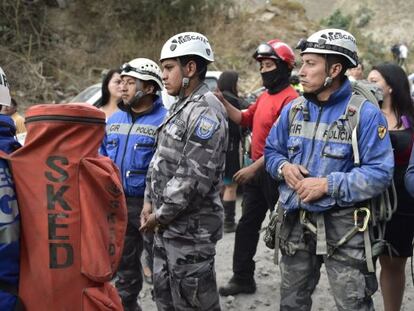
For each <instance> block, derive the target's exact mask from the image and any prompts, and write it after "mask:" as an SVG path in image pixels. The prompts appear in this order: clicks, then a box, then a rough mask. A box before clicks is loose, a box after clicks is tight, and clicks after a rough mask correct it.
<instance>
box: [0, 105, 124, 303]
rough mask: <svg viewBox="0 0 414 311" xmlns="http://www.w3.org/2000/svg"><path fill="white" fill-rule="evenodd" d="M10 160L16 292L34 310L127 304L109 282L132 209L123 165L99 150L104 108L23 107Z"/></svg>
mask: <svg viewBox="0 0 414 311" xmlns="http://www.w3.org/2000/svg"><path fill="white" fill-rule="evenodd" d="M26 127H27V137H26V141H25V145H24V146H23V147H21V148H20V149H18V150H16V151H14V152H13V153H11V154H9V155H6V154H2V157H3V158H6V159H7V160H8V161H9V165H10V168H11V171H12V175H13V179H14V182H15V185H16V195H17V201H18V204H19V209H20V216H21V248H20V250H21V254H20V283H19V296H20V297H21V299H22V301H23V304H24V305H25V306H26V307H27V308H30V310H32V311H37V310H39V311H40V310H41V311H43V310H67V311H70V310H73V311H78V310H84V311H91V310H94V311H97V310H107V311H109V310H112V311H120V310H123V308H122V303H121V299H120V297H119V295H118V293H117V290H116V289H115V288H114V287H113V286H112V285H111V283H110V281H111V279H112V277H113V275H114V274H115V272H116V270H117V267H118V264H119V261H120V259H121V254H122V248H123V243H124V235H125V231H126V225H127V209H126V202H125V197H124V193H123V190H122V183H121V180H120V176H119V171H118V169H117V167H116V166H115V164H114V163H113V162H112V161H111V160H110V159H109V158H107V157H104V156H100V155H99V154H98V148H99V146H100V144H101V142H102V139H103V137H104V133H105V114H104V113H103V112H102V111H99V110H98V109H97V108H94V107H92V106H91V105H87V104H59V105H50V104H49V105H37V106H32V107H30V108H29V109H28V110H27V112H26Z"/></svg>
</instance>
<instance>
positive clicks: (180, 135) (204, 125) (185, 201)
mask: <svg viewBox="0 0 414 311" xmlns="http://www.w3.org/2000/svg"><path fill="white" fill-rule="evenodd" d="M227 140H228V125H227V114H226V111H225V109H224V107H223V105H222V104H221V103H220V102H219V100H218V99H217V98H216V97H215V96H214V94H212V93H211V92H210V91H209V90H208V88H207V86H206V85H205V84H201V85H200V86H199V87H198V88H197V89H196V90H195V91H194V92H193V93H192V94H191V95H190V96H189V97H188V98H186V99H184V100H179V101H178V102H177V103H176V104H174V105H173V106H172V107H171V110H170V113H169V115H168V117H167V118H166V119H165V121H164V123H163V124H162V125H161V126H160V127H159V129H158V137H157V150H156V152H155V155H154V157H153V159H152V161H151V164H150V167H149V170H148V174H147V184H146V191H145V200H146V201H147V202H151V203H152V206H153V208H155V211H156V217H157V220H158V221H159V222H160V223H161V224H163V225H165V227H166V230H165V231H164V234H163V236H164V237H167V238H168V237H170V238H171V237H177V236H180V237H187V238H191V239H194V238H196V239H197V238H199V239H203V238H207V239H210V240H218V239H220V238H221V235H222V221H223V207H222V204H221V201H220V188H221V182H222V175H223V172H224V163H225V157H226V148H227Z"/></svg>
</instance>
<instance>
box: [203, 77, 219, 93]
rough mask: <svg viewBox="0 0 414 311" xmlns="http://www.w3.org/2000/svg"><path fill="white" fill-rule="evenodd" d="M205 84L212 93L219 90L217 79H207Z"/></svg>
mask: <svg viewBox="0 0 414 311" xmlns="http://www.w3.org/2000/svg"><path fill="white" fill-rule="evenodd" d="M204 82H205V83H206V84H207V86H208V88H209V90H210V91H214V90H215V89H216V88H217V79H216V78H215V77H206V79H205V80H204Z"/></svg>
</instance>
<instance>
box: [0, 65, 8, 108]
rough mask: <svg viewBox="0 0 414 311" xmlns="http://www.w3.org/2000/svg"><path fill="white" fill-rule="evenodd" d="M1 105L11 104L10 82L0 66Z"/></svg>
mask: <svg viewBox="0 0 414 311" xmlns="http://www.w3.org/2000/svg"><path fill="white" fill-rule="evenodd" d="M0 105H3V106H8V107H10V106H11V98H10V90H9V83H8V82H7V78H6V74H5V73H4V71H3V69H1V67H0Z"/></svg>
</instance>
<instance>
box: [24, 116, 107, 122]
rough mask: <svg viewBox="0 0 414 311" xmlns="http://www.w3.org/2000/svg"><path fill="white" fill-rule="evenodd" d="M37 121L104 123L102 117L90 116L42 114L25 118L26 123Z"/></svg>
mask: <svg viewBox="0 0 414 311" xmlns="http://www.w3.org/2000/svg"><path fill="white" fill-rule="evenodd" d="M38 121H66V122H74V123H93V124H106V122H105V120H104V119H102V118H92V117H73V116H62V115H42V116H33V117H28V118H26V123H30V122H38Z"/></svg>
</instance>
